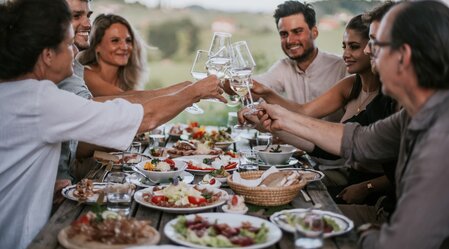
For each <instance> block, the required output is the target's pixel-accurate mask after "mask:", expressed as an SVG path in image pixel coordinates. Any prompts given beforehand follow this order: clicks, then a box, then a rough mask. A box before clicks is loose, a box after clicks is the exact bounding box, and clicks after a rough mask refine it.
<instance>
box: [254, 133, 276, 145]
mask: <svg viewBox="0 0 449 249" xmlns="http://www.w3.org/2000/svg"><path fill="white" fill-rule="evenodd" d="M272 139H273V135H271V133H269V132H259V133H257V137H256V143H257V145H268V144H271V142H272Z"/></svg>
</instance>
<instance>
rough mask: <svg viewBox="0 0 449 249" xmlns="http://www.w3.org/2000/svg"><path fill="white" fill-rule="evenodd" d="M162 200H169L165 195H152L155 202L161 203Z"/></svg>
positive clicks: (152, 200)
mask: <svg viewBox="0 0 449 249" xmlns="http://www.w3.org/2000/svg"><path fill="white" fill-rule="evenodd" d="M162 201H168V197H167V196H164V195H155V196H153V197H151V202H152V203H154V204H159V203H160V202H162Z"/></svg>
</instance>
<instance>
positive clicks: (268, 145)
mask: <svg viewBox="0 0 449 249" xmlns="http://www.w3.org/2000/svg"><path fill="white" fill-rule="evenodd" d="M270 145H271V142H268V144H267V146H266V147H265V148H264V149H263V150H261V151H267V150H268V148H270Z"/></svg>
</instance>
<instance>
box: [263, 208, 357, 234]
mask: <svg viewBox="0 0 449 249" xmlns="http://www.w3.org/2000/svg"><path fill="white" fill-rule="evenodd" d="M308 211H309V210H307V209H302V208H298V209H290V210H283V211H280V212H277V213H274V214H273V215H271V216H270V220H271V222H273V223H274V224H276V225H278V226H279V227H280V228H282V229H283V230H284V231H287V232H290V233H294V232H295V225H296V223H297V222H301V219H302V218H303V217H304V216H305V214H306V212H308ZM309 212H310V211H309ZM311 212H316V213H318V214H320V215H322V217H323V219H324V234H323V236H324V238H329V237H333V236H338V235H342V234H345V233H347V232H349V231H351V229H353V228H354V223H353V222H352V220H350V219H349V218H348V217H346V216H344V215H341V214H337V213H333V212H330V211H323V210H312V211H311Z"/></svg>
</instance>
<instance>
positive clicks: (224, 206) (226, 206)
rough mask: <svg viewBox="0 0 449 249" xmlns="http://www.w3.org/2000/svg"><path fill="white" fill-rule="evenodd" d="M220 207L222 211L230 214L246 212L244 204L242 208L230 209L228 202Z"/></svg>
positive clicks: (246, 208)
mask: <svg viewBox="0 0 449 249" xmlns="http://www.w3.org/2000/svg"><path fill="white" fill-rule="evenodd" d="M221 209H222V210H223V212H225V213H230V214H246V212H248V207H247V206H245V208H244V209H242V210H232V209H229V208H228V204H225V205H223V206H221Z"/></svg>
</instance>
